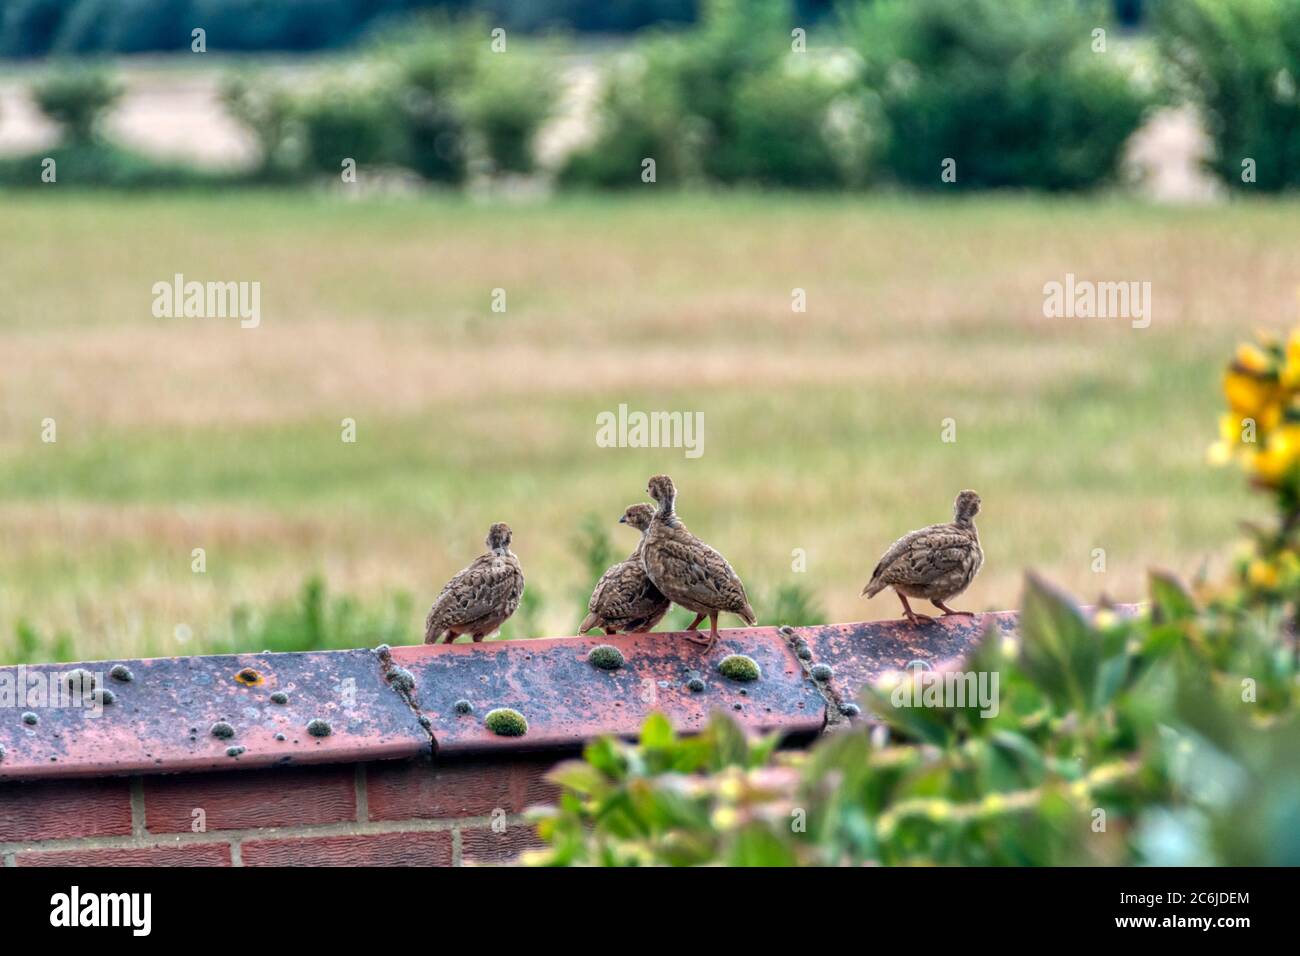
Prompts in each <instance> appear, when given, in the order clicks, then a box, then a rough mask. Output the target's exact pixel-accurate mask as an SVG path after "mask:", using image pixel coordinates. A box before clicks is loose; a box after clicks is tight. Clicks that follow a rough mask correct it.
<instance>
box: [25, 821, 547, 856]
mask: <svg viewBox="0 0 1300 956" xmlns="http://www.w3.org/2000/svg"><path fill="white" fill-rule="evenodd" d="M506 822H507V823H508V824H521V823H527V822H528V818H527V815H526V814H523V813H512V814H509V815H508V816H507V817H506ZM491 827H492V816H491V815H490V814H488V815H486V816H474V817H450V818H442V819H437V820H416V819H407V820H385V821H377V820H376V821H369V822H366V823H358V822H356V821H355V820H353V821H345V822H343V823H317V824H306V825H301V826H287V827H261V828H258V827H252V828H249V827H244V828H241V829H232V830H213V831H209V832H205V833H166V834H162V833H146V834H143V835H140V836H137V835H134V834H133V835H131V836H125V835H123V836H108V837H103V836H101V837H67V838H65V839H57V840H36V841H32V842H27V843H24V842H21V841H8V842H5V843H0V855H4V856H8V855H11V854H14V853H21V852H30V851H37V850H39V851H46V850H49V851H54V850H147V849H152V848H153V847H158V846H210V845H212V844H227V843H231V842H238V843H244V842H247V841H249V840H286V839H297V838H301V837H321V836H380V835H386V834H390V833H445V832H452V833H453V837H452V840H453V844H454V842H455V839H456V838H455V831H457V830H458V829H461V828H463V829H467V830H481V829H491Z"/></svg>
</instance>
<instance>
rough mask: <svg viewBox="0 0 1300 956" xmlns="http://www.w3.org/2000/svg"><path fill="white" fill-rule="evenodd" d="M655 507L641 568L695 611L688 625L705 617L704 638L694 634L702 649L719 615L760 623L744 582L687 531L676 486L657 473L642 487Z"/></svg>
mask: <svg viewBox="0 0 1300 956" xmlns="http://www.w3.org/2000/svg"><path fill="white" fill-rule="evenodd" d="M646 490H647V491H648V492H649V493H650V497H651V498H653V499H654V500H655V504H657V505H658V506H659V507H658V509H657V510H656V511H655V514H654V518H653V519H652V520H651V521H650V529H649V530H648V531H647V532H646V535H645V541H644V547H643V548H642V550H641V558H642V561H643V562H644V563H645V571H646V574H647V575H648V576H649V578H650V580H651V581H652V582H654V585H655V587H657V588H658V589H659V590H660V591H662V592H663V595H664V597H666V598H668V599H669V600H670V601H672V602H673V603H675V604H680V605H681V606H682V607H684V608H686V609H687V610H688V611H692V612H694V614H695V620H694V621H692V622H691V623H690V625H689V626H688V627H687V630H689V631H693V630H695V629H696V628H697V627H698V626H699V623H700V621H702V620H704V618H705V617H708V619H709V637H708V639H707V640H698V639H695V638H692V639H691V640H694V641H695V642H696V643H698V644H703V645H704V647H705V650H708V649H709V648H711V647H713V643H714V641H716V640H717V639H718V615H719V614H721V613H722V612H723V611H727V612H730V613H732V614H736V615H739V616H740V617H741V619H743V620H744V622H745V623H746V624H750V625H754V624H757V623H758V618H757V617H755V616H754V609H753V608H752V607H750V606H749V600H748V599H747V598H746V597H745V586H744V585H743V584H742V583H741V582H740V578H739V577H738V576H737V575H736V572H735V571H733V570H732V569H731V565H730V564H728V563H727V559H726V558H724V557H723V556H722V555H721V554H719V553H718V552H717V551H715V550H714V549H713V548H711V547H709V546H708V545H707V544H705V543H704V542H703V541H701V540H700V539H699V538H697V537H695V535H693V534H691V533H690V532H689V531H688V530H686V525H684V524H682V520H681V519H680V518H678V517H677V510H676V507H677V489H676V488H675V487H674V486H673V480H672V479H671V478H669V477H668V476H667V475H655V476H654V477H653V478H651V479H650V483H649V487H648V488H647V489H646Z"/></svg>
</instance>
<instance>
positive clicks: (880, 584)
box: [862, 578, 889, 600]
mask: <svg viewBox="0 0 1300 956" xmlns="http://www.w3.org/2000/svg"><path fill="white" fill-rule="evenodd" d="M887 587H889V585H887V584H886V583H885V582H884V581H882V580H880V578H872V579H871V580H870V581H869V582H868V583H867V586H866V587H865V588H863V589H862V595H865V596H866V597H867V599H868V600H870V599H871V598H873V597H875V596H876V595H877V594H879V593H880V592H881V591H883V590H884V589H885V588H887Z"/></svg>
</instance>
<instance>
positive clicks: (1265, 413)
mask: <svg viewBox="0 0 1300 956" xmlns="http://www.w3.org/2000/svg"><path fill="white" fill-rule="evenodd" d="M1223 395H1224V397H1225V398H1227V400H1228V407H1229V408H1231V409H1232V412H1233V414H1234V415H1235V416H1236V417H1237V419H1238V421H1240V420H1241V419H1243V418H1250V419H1253V420H1254V421H1255V424H1256V426H1257V427H1258V428H1259V429H1261V430H1262V431H1268V430H1269V429H1271V428H1272V427H1273V426H1274V425H1276V424H1277V422H1278V419H1279V418H1281V416H1282V406H1281V401H1282V390H1281V389H1280V388H1279V387H1278V385H1277V383H1276V382H1272V381H1268V380H1266V379H1262V378H1259V377H1258V376H1255V375H1249V374H1246V373H1244V372H1239V371H1237V370H1236V369H1235V368H1231V369H1229V370H1228V371H1227V372H1226V373H1225V374H1224V376H1223Z"/></svg>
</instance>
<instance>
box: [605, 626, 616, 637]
mask: <svg viewBox="0 0 1300 956" xmlns="http://www.w3.org/2000/svg"><path fill="white" fill-rule="evenodd" d="M617 633H618V628H616V627H607V628H605V636H606V637H612V636H613V635H615V634H617Z"/></svg>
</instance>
